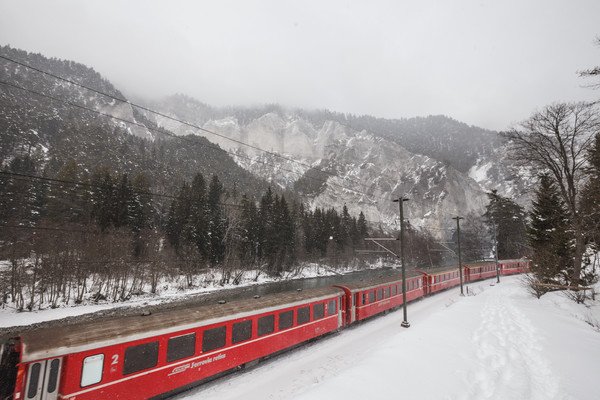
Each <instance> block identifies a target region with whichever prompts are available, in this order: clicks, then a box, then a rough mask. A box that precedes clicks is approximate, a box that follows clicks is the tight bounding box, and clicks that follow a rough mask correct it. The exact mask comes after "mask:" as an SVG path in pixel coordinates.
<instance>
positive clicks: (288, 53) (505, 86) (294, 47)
mask: <svg viewBox="0 0 600 400" xmlns="http://www.w3.org/2000/svg"><path fill="white" fill-rule="evenodd" d="M599 36H600V1H599V0H564V1H562V0H531V1H529V0H501V1H498V0H495V1H475V0H461V1H452V0H446V1H444V0H441V1H424V0H416V1H415V0H412V1H404V0H396V1H379V0H368V1H341V0H317V1H313V0H301V1H298V0H295V1H285V0H273V1H266V0H264V1H258V0H256V1H255V0H237V1H228V0H212V1H203V0H190V1H183V0H174V1H167V0H163V1H155V0H136V1H126V0H84V1H82V0H70V1H66V0H52V1H48V0H35V1H28V0H0V44H2V45H5V44H10V45H11V46H12V47H16V48H20V49H23V50H27V51H30V52H39V53H42V54H44V55H46V56H48V57H57V58H62V59H71V60H74V61H78V62H81V63H84V64H86V65H88V66H90V67H93V68H94V69H95V70H96V71H98V72H100V73H101V74H102V75H103V76H105V77H106V78H108V79H109V80H111V81H112V82H113V83H114V84H116V85H117V87H118V88H120V89H121V90H123V91H124V92H125V93H126V94H127V95H130V96H132V95H133V96H145V97H152V98H158V97H160V96H166V95H169V94H174V93H184V94H187V95H190V96H192V97H195V98H196V99H198V100H200V101H202V102H205V103H207V104H210V105H214V106H223V105H256V104H265V103H280V104H283V105H286V106H291V107H304V108H312V109H314V108H318V109H322V108H327V109H329V110H332V111H338V112H344V113H354V114H358V115H360V114H370V115H374V116H379V117H385V118H403V117H406V118H408V117H414V116H427V115H432V114H433V115H435V114H444V115H447V116H450V117H452V118H455V119H457V120H460V121H463V122H466V123H468V124H472V125H477V126H481V127H484V128H489V129H497V130H501V129H506V128H508V127H509V126H510V125H511V124H513V123H517V122H519V121H522V120H523V119H526V118H527V117H529V116H530V115H531V113H532V112H534V111H535V110H536V109H540V108H542V107H543V106H545V105H548V104H551V103H553V102H557V101H581V100H592V99H598V98H600V91H598V90H596V91H594V90H591V89H586V88H584V87H583V86H584V85H585V84H586V83H589V82H591V81H589V82H588V81H586V80H584V79H582V78H580V77H578V75H577V71H580V70H584V69H588V68H592V67H594V66H597V65H600V46H597V45H595V43H594V42H595V38H597V37H599Z"/></svg>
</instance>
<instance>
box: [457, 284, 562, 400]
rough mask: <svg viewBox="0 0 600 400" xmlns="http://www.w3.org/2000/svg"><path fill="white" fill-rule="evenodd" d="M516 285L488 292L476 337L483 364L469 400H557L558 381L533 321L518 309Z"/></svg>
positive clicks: (473, 383)
mask: <svg viewBox="0 0 600 400" xmlns="http://www.w3.org/2000/svg"><path fill="white" fill-rule="evenodd" d="M517 290H522V289H520V288H518V287H515V286H514V285H513V286H512V287H510V288H509V289H508V290H507V288H502V289H495V290H488V291H487V292H486V293H485V295H484V297H485V300H484V302H483V306H482V308H481V313H480V316H481V322H480V325H479V327H478V328H477V330H476V331H475V333H474V334H473V337H472V339H473V344H474V345H475V349H476V355H477V358H478V359H479V360H480V362H481V364H480V365H479V368H478V370H477V371H472V372H473V373H474V376H475V379H474V380H472V381H471V382H472V385H470V386H469V387H467V389H466V393H467V395H466V397H465V398H466V399H469V400H471V399H472V400H477V399H490V398H495V399H503V398H504V399H515V398H527V399H532V400H533V399H540V400H549V399H554V398H556V396H557V393H558V384H557V381H558V378H557V377H556V376H554V375H553V373H552V371H551V369H550V367H549V364H548V361H547V360H546V359H545V357H544V356H543V355H542V350H543V348H542V346H541V345H540V343H539V335H540V332H538V331H537V330H536V329H535V328H534V326H533V325H532V323H531V320H529V318H528V317H527V316H526V315H525V314H524V313H523V312H522V311H521V310H519V308H518V307H516V306H515V303H514V299H513V296H514V294H515V291H517Z"/></svg>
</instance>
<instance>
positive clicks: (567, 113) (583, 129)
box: [506, 103, 600, 285]
mask: <svg viewBox="0 0 600 400" xmlns="http://www.w3.org/2000/svg"><path fill="white" fill-rule="evenodd" d="M599 130H600V113H599V110H598V104H590V103H557V104H552V105H550V106H547V107H545V108H544V109H543V110H541V111H538V112H536V113H534V114H533V115H532V116H531V117H530V118H529V119H528V120H526V121H524V122H522V123H521V124H520V126H519V127H518V128H516V129H513V130H511V131H510V132H508V133H507V134H506V135H507V137H508V138H509V139H510V141H511V146H512V156H513V159H514V160H515V162H517V163H520V164H521V165H523V166H524V165H532V166H533V167H534V168H536V169H537V170H538V171H539V172H540V173H548V174H549V175H550V176H551V177H552V178H553V179H554V180H555V182H556V185H557V187H558V189H559V192H560V195H561V197H562V199H563V201H564V202H565V204H566V205H567V209H568V215H569V218H570V225H571V226H570V229H571V230H572V234H573V240H574V249H573V253H574V260H573V271H572V274H571V280H572V283H573V284H575V285H577V284H579V282H580V278H581V267H582V259H583V254H584V252H585V241H586V238H585V232H584V229H583V226H584V224H583V221H582V219H583V218H582V216H581V215H580V213H579V191H580V189H581V187H582V184H583V180H584V179H585V174H584V167H585V165H586V163H587V157H588V154H587V152H586V150H587V149H588V148H589V147H590V146H591V144H592V143H593V140H594V134H596V133H598V132H599Z"/></svg>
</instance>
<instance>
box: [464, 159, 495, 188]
mask: <svg viewBox="0 0 600 400" xmlns="http://www.w3.org/2000/svg"><path fill="white" fill-rule="evenodd" d="M478 161H479V160H478ZM491 167H492V163H491V162H488V163H486V164H483V165H474V166H473V167H471V169H470V170H469V177H470V178H472V179H473V180H475V182H478V183H482V182H484V181H485V180H486V179H487V173H488V171H489V169H490V168H491Z"/></svg>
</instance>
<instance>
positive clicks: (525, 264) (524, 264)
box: [498, 259, 531, 275]
mask: <svg viewBox="0 0 600 400" xmlns="http://www.w3.org/2000/svg"><path fill="white" fill-rule="evenodd" d="M498 265H499V266H500V271H501V272H502V275H512V274H520V273H523V272H528V271H529V267H530V266H531V261H530V260H523V259H522V260H499V261H498Z"/></svg>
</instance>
